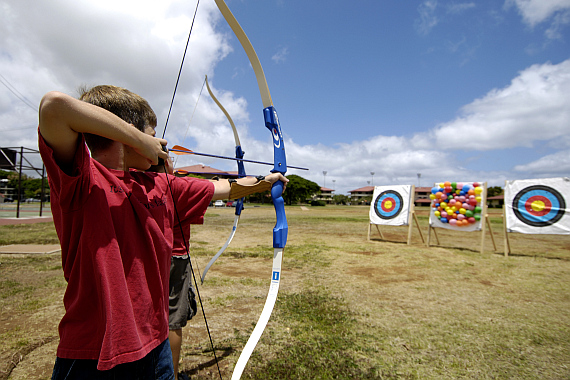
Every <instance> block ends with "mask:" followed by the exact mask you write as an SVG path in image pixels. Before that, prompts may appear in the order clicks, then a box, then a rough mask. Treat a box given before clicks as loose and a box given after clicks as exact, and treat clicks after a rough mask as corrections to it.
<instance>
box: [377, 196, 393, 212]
mask: <svg viewBox="0 0 570 380" xmlns="http://www.w3.org/2000/svg"><path fill="white" fill-rule="evenodd" d="M380 207H382V211H384V212H391V211H392V210H394V209H395V208H396V200H395V199H394V198H384V199H383V200H382V203H381V205H380Z"/></svg>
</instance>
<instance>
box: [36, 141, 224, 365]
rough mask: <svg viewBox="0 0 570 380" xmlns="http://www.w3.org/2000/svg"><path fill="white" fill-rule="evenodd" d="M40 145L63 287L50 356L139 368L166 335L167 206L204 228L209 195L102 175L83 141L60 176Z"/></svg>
mask: <svg viewBox="0 0 570 380" xmlns="http://www.w3.org/2000/svg"><path fill="white" fill-rule="evenodd" d="M39 146H40V152H41V155H42V158H43V161H44V164H45V166H46V169H47V173H48V176H49V183H50V189H51V208H52V214H53V220H54V224H55V227H56V230H57V234H58V237H59V241H60V243H61V249H62V250H61V254H62V265H63V272H64V276H65V279H66V280H67V282H68V285H67V289H66V292H65V296H64V299H63V302H64V306H65V315H64V316H63V318H62V320H61V322H60V325H59V335H60V343H59V346H58V349H57V355H58V356H59V357H61V358H69V359H97V360H98V364H97V368H98V369H99V370H107V369H110V368H113V367H114V366H115V365H117V364H121V363H126V362H133V361H136V360H138V359H141V358H143V357H144V356H146V355H147V354H148V353H149V352H150V351H151V350H152V349H154V348H155V347H157V346H158V345H159V344H160V343H161V342H163V341H164V340H166V338H167V336H168V295H169V294H168V293H169V286H168V282H169V276H170V257H171V254H172V249H173V231H172V226H173V225H174V221H175V219H176V216H175V208H174V207H176V210H177V212H178V214H179V217H180V220H181V221H182V223H183V224H185V225H189V224H190V223H192V224H201V223H203V220H204V214H205V212H206V209H207V207H208V204H209V203H210V200H211V199H212V196H213V194H214V186H213V184H212V183H210V182H209V181H205V180H197V179H193V178H177V177H174V176H168V180H169V181H170V185H171V187H172V194H173V195H171V193H170V190H169V188H168V184H167V179H166V175H165V174H157V173H145V172H137V171H129V172H124V171H119V170H111V169H107V168H105V167H104V166H103V165H101V164H100V163H99V162H97V161H96V160H93V159H92V158H91V157H90V156H89V151H88V149H87V146H86V145H85V141H84V140H83V139H81V140H80V141H79V145H78V149H77V152H76V154H75V161H74V163H73V168H72V172H71V175H67V174H66V173H64V172H63V171H62V170H61V169H60V167H59V166H58V165H57V163H56V162H55V159H54V157H53V151H52V149H51V148H50V147H49V146H48V145H47V144H46V142H45V141H44V139H43V137H42V136H41V134H39ZM172 198H174V201H173V199H172Z"/></svg>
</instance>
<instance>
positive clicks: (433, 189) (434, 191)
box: [431, 187, 439, 194]
mask: <svg viewBox="0 0 570 380" xmlns="http://www.w3.org/2000/svg"><path fill="white" fill-rule="evenodd" d="M438 191H439V189H438V188H437V187H433V188H432V189H431V193H432V194H435V193H437V192H438Z"/></svg>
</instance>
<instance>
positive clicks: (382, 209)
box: [374, 190, 404, 219]
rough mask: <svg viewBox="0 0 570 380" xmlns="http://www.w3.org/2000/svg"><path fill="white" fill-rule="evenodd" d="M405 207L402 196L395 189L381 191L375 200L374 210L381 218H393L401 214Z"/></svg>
mask: <svg viewBox="0 0 570 380" xmlns="http://www.w3.org/2000/svg"><path fill="white" fill-rule="evenodd" d="M403 207H404V201H403V200H402V196H401V195H400V194H399V193H398V192H397V191H394V190H386V191H383V192H382V193H380V195H378V196H377V197H376V200H375V201H374V211H375V212H376V215H378V217H379V218H382V219H393V218H395V217H397V216H398V214H400V211H402V208H403Z"/></svg>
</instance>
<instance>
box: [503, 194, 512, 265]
mask: <svg viewBox="0 0 570 380" xmlns="http://www.w3.org/2000/svg"><path fill="white" fill-rule="evenodd" d="M503 233H504V234H505V235H504V239H505V241H504V244H505V257H509V253H511V243H510V242H509V235H508V231H507V214H506V211H505V205H503Z"/></svg>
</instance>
